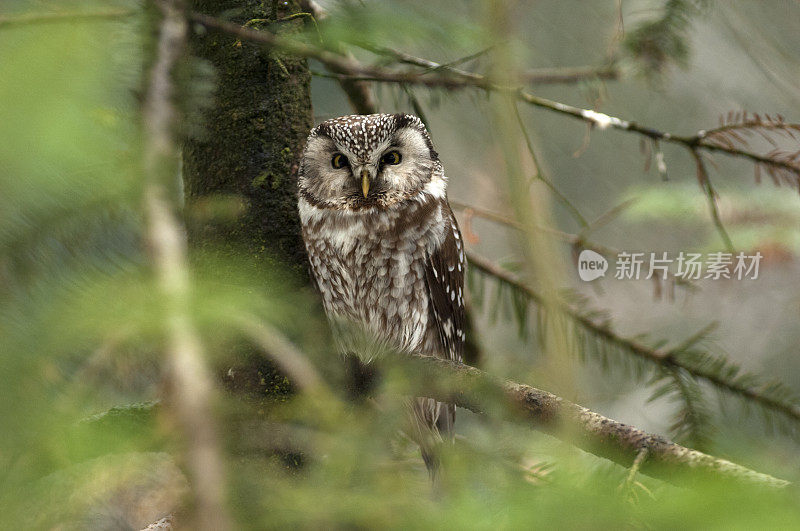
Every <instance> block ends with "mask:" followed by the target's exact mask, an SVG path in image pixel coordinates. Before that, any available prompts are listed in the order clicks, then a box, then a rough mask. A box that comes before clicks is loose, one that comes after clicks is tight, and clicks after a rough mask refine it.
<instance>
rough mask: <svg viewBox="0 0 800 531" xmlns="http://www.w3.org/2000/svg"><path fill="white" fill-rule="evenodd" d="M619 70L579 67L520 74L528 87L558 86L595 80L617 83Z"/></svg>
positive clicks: (539, 70) (542, 69)
mask: <svg viewBox="0 0 800 531" xmlns="http://www.w3.org/2000/svg"><path fill="white" fill-rule="evenodd" d="M619 77H620V75H619V69H618V68H617V67H616V66H614V65H609V66H601V67H596V66H578V67H574V68H537V69H534V70H528V71H527V72H523V73H522V74H520V81H521V82H522V83H525V84H526V85H557V84H561V85H564V84H570V83H580V82H583V81H592V80H595V79H601V80H607V81H615V80H617V79H619Z"/></svg>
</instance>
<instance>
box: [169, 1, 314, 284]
mask: <svg viewBox="0 0 800 531" xmlns="http://www.w3.org/2000/svg"><path fill="white" fill-rule="evenodd" d="M192 6H193V8H194V9H195V10H196V11H199V12H201V13H205V14H208V15H211V16H216V17H223V18H230V19H231V20H232V21H233V22H237V23H240V24H247V23H250V24H255V25H256V27H265V26H267V25H268V24H269V22H268V21H275V20H278V19H281V18H285V17H287V16H288V15H290V14H292V13H296V12H298V11H299V9H298V8H297V6H296V5H295V3H294V2H286V1H284V0H281V1H280V2H278V1H254V0H193V1H192ZM256 21H257V22H256ZM299 24H302V19H298V20H296V21H292V22H286V23H281V24H280V29H281V31H293V30H296V29H298V28H299ZM191 48H192V52H193V55H194V56H195V57H198V58H201V59H204V60H206V61H208V62H210V63H211V65H213V67H214V71H215V83H216V91H215V100H214V103H213V105H212V106H211V107H210V108H209V109H208V110H207V111H206V112H205V113H204V116H203V121H202V124H203V125H202V127H203V130H202V133H200V134H199V135H198V137H197V138H193V139H190V140H189V141H188V142H187V143H186V146H185V149H184V186H185V195H186V204H187V207H188V209H189V212H190V213H191V212H193V209H196V210H200V211H204V210H208V209H206V208H203V207H204V206H205V205H207V204H208V203H209V202H211V203H213V202H214V200H215V199H218V198H220V197H226V196H227V197H230V196H233V197H235V198H237V199H238V200H239V201H241V204H242V206H243V211H242V212H241V213H239V215H238V217H237V219H236V221H235V222H234V223H231V222H230V221H228V222H218V223H217V222H214V220H213V219H208V218H206V219H203V218H202V217H199V216H190V217H191V221H192V222H191V223H190V224H189V226H190V243H191V244H192V245H193V246H195V247H198V246H199V247H206V246H207V247H211V246H213V248H214V249H215V250H217V251H219V250H221V251H222V252H231V253H239V254H241V252H242V251H246V252H247V253H248V254H249V256H250V257H252V258H254V259H255V261H256V263H263V264H264V265H265V266H268V265H270V263H271V262H273V261H274V260H276V259H277V260H280V261H281V262H282V264H281V265H282V266H284V267H285V265H286V264H289V265H291V266H292V267H293V268H294V269H296V270H297V271H298V272H302V271H304V264H305V251H304V248H303V243H302V240H301V236H300V222H299V218H298V216H297V204H296V180H297V175H296V174H297V163H298V160H299V157H300V150H301V149H302V147H303V144H304V142H305V139H306V136H307V135H308V131H309V129H310V128H311V125H312V112H311V93H310V81H311V75H310V73H309V70H308V65H307V63H306V61H305V60H303V59H298V58H296V57H289V56H284V55H280V54H276V53H273V52H270V51H267V50H265V49H263V48H261V47H259V46H256V45H253V44H250V43H246V42H240V41H238V40H237V39H235V38H233V37H231V36H229V35H226V34H222V33H219V32H214V31H208V32H201V33H199V32H194V33H193V35H192V38H191ZM239 254H237V256H238V255H239Z"/></svg>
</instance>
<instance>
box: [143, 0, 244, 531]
mask: <svg viewBox="0 0 800 531" xmlns="http://www.w3.org/2000/svg"><path fill="white" fill-rule="evenodd" d="M160 7H161V8H162V11H163V18H162V20H161V23H160V28H159V37H158V43H157V48H156V50H157V51H156V57H155V62H154V63H153V66H152V69H151V72H150V82H149V86H148V88H147V94H146V97H145V101H144V108H143V124H144V132H145V136H146V137H145V143H144V171H145V176H146V182H145V189H144V212H145V220H146V226H147V236H148V240H149V242H148V243H149V249H148V250H149V253H150V260H151V262H152V265H153V267H154V269H155V273H156V277H157V282H158V289H159V291H160V294H161V296H162V297H163V300H164V305H165V310H164V319H165V332H166V343H167V345H166V358H167V370H168V382H169V384H170V392H169V395H170V397H169V398H170V399H169V400H168V401H167V404H168V411H171V412H172V414H173V415H174V416H175V419H176V421H177V423H178V425H179V426H180V427H181V428H182V430H183V443H184V444H186V445H187V448H188V459H187V461H188V467H189V470H190V471H191V477H192V481H193V493H194V503H193V507H194V510H195V515H196V521H195V524H196V527H197V528H198V529H209V530H211V529H214V530H217V529H228V528H229V527H230V523H229V519H228V516H227V511H226V509H225V503H224V479H223V478H224V474H223V466H222V462H221V460H220V452H219V443H218V441H217V437H216V432H215V429H214V426H213V423H212V418H213V416H212V415H211V390H212V388H213V385H212V383H211V377H210V375H209V373H208V370H207V369H206V367H205V365H204V363H203V355H202V347H201V345H200V341H199V338H198V335H197V332H196V330H195V328H194V325H193V323H192V319H191V316H190V308H189V299H190V297H191V294H190V281H189V272H188V264H187V256H186V242H185V235H184V231H183V230H182V228H181V226H180V223H179V221H178V220H177V218H176V216H175V213H174V208H173V205H172V204H171V202H170V201H169V199H168V197H169V193H168V192H167V186H166V183H169V182H171V181H172V180H174V178H175V171H177V167H178V166H177V161H178V148H177V145H176V143H175V139H174V137H173V134H174V131H175V129H176V125H177V122H178V113H177V111H176V109H175V107H174V105H173V102H172V100H173V98H174V96H175V89H174V86H173V83H172V76H173V71H174V69H175V67H176V66H177V64H178V62H179V61H180V60H181V58H182V57H183V54H184V51H185V49H186V36H187V23H186V18H185V12H184V8H183V4H182V2H181V1H180V0H171V1H170V0H166V1H164V2H163V3H162V4H161V5H160Z"/></svg>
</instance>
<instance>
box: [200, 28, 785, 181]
mask: <svg viewBox="0 0 800 531" xmlns="http://www.w3.org/2000/svg"><path fill="white" fill-rule="evenodd" d="M190 18H191V20H192V21H194V22H196V23H198V24H201V25H203V26H205V27H207V28H210V29H215V30H218V31H224V32H226V33H230V34H233V35H236V36H237V37H239V38H240V39H242V40H247V41H251V42H255V43H260V44H263V45H265V46H270V47H277V48H281V49H282V50H283V51H285V52H286V53H289V54H295V55H299V56H302V57H308V58H312V59H316V60H317V61H319V62H321V63H322V64H323V65H325V67H326V68H328V70H330V71H331V72H341V73H338V74H330V77H333V78H335V79H338V80H340V81H348V80H350V81H353V80H357V81H377V82H382V83H400V84H405V85H415V84H416V85H422V86H425V87H429V88H445V89H459V88H469V87H471V88H477V89H481V90H485V91H488V92H505V93H512V94H513V95H514V97H515V98H516V99H517V100H519V101H521V102H524V103H527V104H529V105H531V106H534V107H539V108H542V109H546V110H549V111H552V112H556V113H558V114H563V115H565V116H569V117H571V118H574V119H578V120H581V121H582V122H585V123H587V124H589V125H590V126H592V127H596V128H597V129H600V130H604V129H616V130H619V131H626V132H629V133H634V134H637V135H639V136H642V137H645V138H649V139H651V140H656V141H660V142H666V143H671V144H676V145H679V146H682V147H683V148H685V149H687V150H689V151H696V150H702V151H706V152H709V153H723V154H726V155H729V156H733V157H738V158H744V159H747V160H749V161H751V162H753V163H754V164H756V166H757V167H759V168H760V167H763V168H766V169H767V170H768V171H770V172H771V173H774V174H775V175H778V176H779V177H780V179H778V178H776V179H775V182H776V184H779V183H780V182H781V181H783V182H787V183H790V184H792V185H793V186H796V187H798V188H800V153H784V152H781V151H773V152H770V153H766V154H760V153H757V152H754V151H749V150H747V149H743V148H741V147H736V146H731V145H729V144H725V143H721V142H719V141H718V140H717V139H715V138H710V139H709V138H707V137H706V134H707V132H706V131H699V132H697V133H696V134H694V135H690V136H681V135H675V134H672V133H669V132H666V131H661V130H658V129H655V128H653V127H649V126H645V125H641V124H639V123H637V122H634V121H629V120H623V119H621V118H618V117H616V116H610V115H608V114H604V113H601V112H597V111H594V110H589V109H582V108H580V107H574V106H572V105H567V104H564V103H561V102H558V101H553V100H549V99H547V98H543V97H540V96H537V95H535V94H533V93H531V92H527V91H525V90H523V89H521V88H520V87H518V86H503V85H498V84H496V83H494V82H493V81H492V80H491V79H490V78H488V77H487V76H484V75H481V74H477V73H474V72H468V71H465V70H461V69H457V68H453V67H448V66H447V65H442V64H439V63H436V62H434V61H429V60H427V59H422V58H419V57H415V56H413V55H410V54H406V53H404V52H398V51H394V50H389V49H386V48H374V47H373V48H371V49H372V50H373V51H375V53H380V54H382V55H386V54H391V56H392V57H393V58H395V59H396V60H397V61H398V62H401V63H408V64H412V65H415V66H419V67H423V68H425V69H426V70H424V71H422V72H420V71H416V70H405V71H404V70H399V71H398V70H394V69H390V68H386V67H380V66H372V65H365V64H362V63H360V62H358V61H356V60H355V59H353V58H352V57H348V56H344V55H341V54H337V53H333V52H330V51H328V50H325V49H322V48H319V47H316V46H312V45H309V44H306V43H303V42H300V41H297V40H295V39H290V38H286V37H283V36H279V35H275V34H272V33H269V32H264V31H256V30H252V29H249V28H245V27H242V26H240V25H238V24H233V23H231V22H226V21H223V20H219V19H216V18H213V17H209V16H206V15H203V14H200V13H191V14H190ZM789 125H792V126H794V125H795V124H789Z"/></svg>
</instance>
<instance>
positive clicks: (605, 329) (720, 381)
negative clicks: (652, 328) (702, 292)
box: [467, 252, 800, 421]
mask: <svg viewBox="0 0 800 531" xmlns="http://www.w3.org/2000/svg"><path fill="white" fill-rule="evenodd" d="M467 259H468V260H469V263H470V266H472V267H474V268H475V269H478V270H479V271H482V272H484V273H486V274H488V275H490V276H493V277H495V278H498V279H500V280H502V281H503V282H505V283H507V284H510V285H512V286H514V287H515V289H518V290H520V291H521V292H523V293H525V294H526V295H527V296H528V297H529V298H530V299H531V301H533V302H534V303H536V304H537V305H541V304H543V298H542V296H541V295H540V294H539V293H538V292H537V291H535V290H534V289H533V288H531V287H530V286H528V285H527V284H525V283H524V282H523V281H522V280H521V279H520V278H518V277H517V276H516V275H514V274H513V273H511V272H509V271H507V270H505V269H503V268H501V267H499V266H497V265H495V264H494V263H492V262H491V261H489V260H487V259H485V258H482V257H480V256H478V255H476V254H475V253H472V252H467ZM561 310H562V311H563V312H564V313H565V314H566V315H568V316H569V317H570V318H571V319H573V320H574V321H575V322H577V323H578V324H580V325H581V326H582V327H584V328H585V329H587V330H590V331H592V332H593V333H594V334H596V335H597V336H599V337H602V338H603V339H604V340H605V341H607V342H608V343H609V344H611V345H614V346H616V347H619V348H621V349H623V350H624V351H626V352H630V353H632V354H633V355H634V356H636V357H638V358H640V359H643V360H645V361H648V362H651V363H655V364H657V365H660V366H663V367H667V368H670V367H674V368H679V369H683V370H685V371H686V372H687V373H689V374H691V375H693V376H695V377H696V378H700V379H702V380H705V381H707V382H708V383H710V384H712V385H714V386H715V387H717V388H719V389H723V390H726V391H728V392H731V393H733V394H735V395H738V396H741V397H743V398H746V399H748V400H751V401H753V402H755V403H757V404H759V405H761V406H763V407H765V408H767V409H770V410H773V411H777V412H779V413H782V414H784V415H786V416H787V417H789V418H791V419H793V420H795V421H800V406H798V405H796V404H793V403H790V402H786V401H783V400H777V399H775V398H773V397H771V396H769V395H768V394H766V393H765V392H764V390H765V389H766V387H760V386H759V387H754V386H749V385H743V384H742V383H740V382H737V381H732V380H729V379H726V378H724V377H721V376H720V375H719V374H718V373H716V372H715V371H713V370H710V368H708V367H706V366H699V367H697V366H693V365H691V364H689V363H686V362H685V361H683V360H681V359H680V357H679V356H678V354H680V353H681V352H682V347H680V346H679V347H676V348H674V349H669V350H664V349H655V348H652V347H649V346H647V345H645V344H644V343H641V342H639V341H637V340H635V339H630V338H626V337H623V336H620V335H619V334H617V333H616V332H614V331H613V330H611V329H610V328H609V326H608V324H607V323H601V322H597V321H595V320H594V319H592V318H591V317H588V316H586V315H584V314H582V313H581V312H579V311H577V310H575V309H574V308H572V307H571V306H569V305H568V304H566V303H562V307H561Z"/></svg>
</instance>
